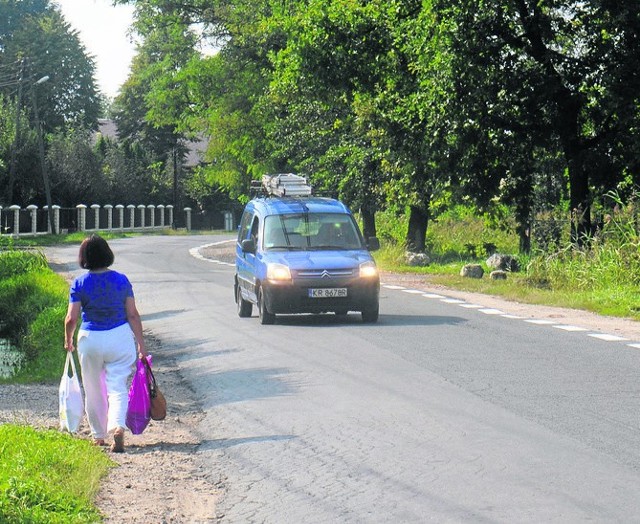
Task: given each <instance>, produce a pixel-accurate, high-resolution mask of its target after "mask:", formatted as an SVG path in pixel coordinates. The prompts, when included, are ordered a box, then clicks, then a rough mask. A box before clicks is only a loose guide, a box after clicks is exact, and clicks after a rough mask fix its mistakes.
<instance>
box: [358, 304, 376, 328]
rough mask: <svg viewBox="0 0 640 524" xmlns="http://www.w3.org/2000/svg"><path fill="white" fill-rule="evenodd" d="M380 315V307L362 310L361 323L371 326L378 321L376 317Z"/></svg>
mask: <svg viewBox="0 0 640 524" xmlns="http://www.w3.org/2000/svg"><path fill="white" fill-rule="evenodd" d="M379 313H380V307H379V306H377V305H376V306H375V307H372V308H368V309H363V310H362V321H363V322H366V323H367V324H373V323H375V322H377V321H378V315H379Z"/></svg>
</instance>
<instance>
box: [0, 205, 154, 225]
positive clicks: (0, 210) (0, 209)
mask: <svg viewBox="0 0 640 524" xmlns="http://www.w3.org/2000/svg"><path fill="white" fill-rule="evenodd" d="M158 209H159V210H160V227H164V206H163V205H162V204H160V205H159V206H158ZM0 211H1V209H0Z"/></svg>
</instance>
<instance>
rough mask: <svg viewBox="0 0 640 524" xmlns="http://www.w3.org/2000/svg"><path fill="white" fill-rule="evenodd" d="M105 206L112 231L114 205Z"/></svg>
mask: <svg viewBox="0 0 640 524" xmlns="http://www.w3.org/2000/svg"><path fill="white" fill-rule="evenodd" d="M104 208H105V209H106V210H107V229H108V230H109V231H111V230H112V229H113V206H112V205H111V204H106V205H105V206H104Z"/></svg>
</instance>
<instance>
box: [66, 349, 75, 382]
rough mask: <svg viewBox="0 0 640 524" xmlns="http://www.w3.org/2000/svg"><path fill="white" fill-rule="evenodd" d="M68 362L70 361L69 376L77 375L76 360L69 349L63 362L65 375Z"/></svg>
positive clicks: (67, 369)
mask: <svg viewBox="0 0 640 524" xmlns="http://www.w3.org/2000/svg"><path fill="white" fill-rule="evenodd" d="M69 363H71V376H72V377H74V376H75V375H77V372H76V362H75V360H74V358H73V353H72V352H71V351H67V360H66V362H65V363H64V374H65V375H66V376H69Z"/></svg>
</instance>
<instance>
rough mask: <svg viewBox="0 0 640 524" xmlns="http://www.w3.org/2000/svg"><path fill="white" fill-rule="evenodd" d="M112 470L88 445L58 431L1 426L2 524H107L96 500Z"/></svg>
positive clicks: (102, 454) (106, 459) (9, 425)
mask: <svg viewBox="0 0 640 524" xmlns="http://www.w3.org/2000/svg"><path fill="white" fill-rule="evenodd" d="M112 465H113V463H112V462H111V461H110V459H109V458H108V457H107V456H106V455H105V454H104V453H103V452H102V451H101V450H99V449H97V448H95V447H93V446H91V444H90V443H89V442H88V441H86V440H81V439H75V438H73V437H71V436H69V435H65V434H63V433H60V432H58V431H55V430H46V431H37V430H35V429H33V428H30V427H27V426H17V425H14V424H3V425H0V521H2V522H5V523H7V524H18V523H25V522H29V523H33V524H40V523H41V524H45V523H46V524H54V523H59V524H62V523H65V524H66V523H69V522H74V523H83V522H86V523H90V522H99V521H101V520H102V517H101V515H100V513H99V512H98V510H97V509H96V508H95V507H94V506H93V504H92V500H93V497H94V496H95V495H96V493H97V491H98V488H99V481H100V479H101V478H102V477H103V476H104V475H106V473H107V471H108V469H109V468H110V467H112Z"/></svg>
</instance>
